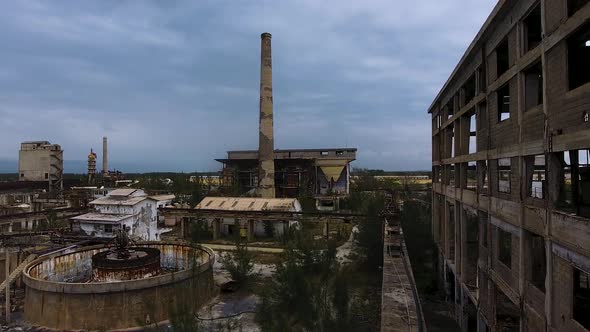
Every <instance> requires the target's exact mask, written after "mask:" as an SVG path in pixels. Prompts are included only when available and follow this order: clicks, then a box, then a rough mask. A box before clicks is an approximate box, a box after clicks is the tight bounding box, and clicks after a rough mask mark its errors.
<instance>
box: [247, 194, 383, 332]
mask: <svg viewBox="0 0 590 332" xmlns="http://www.w3.org/2000/svg"><path fill="white" fill-rule="evenodd" d="M357 200H358V201H357ZM350 202H351V205H352V206H354V209H353V210H354V211H355V212H357V213H362V214H364V215H365V216H364V217H362V218H359V219H358V220H356V221H355V224H356V225H357V227H358V234H357V238H356V244H357V250H356V252H355V253H354V254H353V262H352V263H350V264H347V265H344V266H343V265H341V264H339V262H338V260H337V258H336V254H337V248H336V242H335V241H334V240H325V239H322V240H318V239H315V238H314V236H313V232H312V230H311V228H312V227H310V225H309V224H308V223H306V222H302V223H301V225H302V226H301V229H300V230H298V231H292V232H290V234H289V236H288V237H287V239H288V244H287V249H286V250H285V252H284V253H283V255H282V257H281V261H280V262H279V263H277V264H276V265H275V269H276V272H275V274H274V275H273V277H272V279H271V280H270V282H269V284H268V286H267V287H266V288H265V289H264V291H263V292H262V293H261V304H260V305H259V311H258V313H257V315H256V321H257V323H258V324H259V325H260V326H261V328H262V330H263V331H374V330H376V329H378V327H379V322H380V303H381V297H380V287H381V273H380V270H379V267H380V266H381V264H382V261H383V260H382V253H383V246H382V236H381V232H382V222H381V218H380V216H379V213H380V212H381V210H382V209H383V205H384V199H383V196H382V195H380V194H375V193H364V194H359V195H357V196H355V198H354V199H352V200H351V201H350Z"/></svg>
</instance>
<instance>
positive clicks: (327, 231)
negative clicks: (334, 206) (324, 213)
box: [324, 220, 330, 240]
mask: <svg viewBox="0 0 590 332" xmlns="http://www.w3.org/2000/svg"><path fill="white" fill-rule="evenodd" d="M324 238H326V240H329V239H330V221H329V220H326V221H325V222H324Z"/></svg>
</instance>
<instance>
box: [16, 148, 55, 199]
mask: <svg viewBox="0 0 590 332" xmlns="http://www.w3.org/2000/svg"><path fill="white" fill-rule="evenodd" d="M63 169H64V160H63V150H62V149H61V146H59V145H58V144H51V143H49V142H47V141H32V142H23V143H21V145H20V151H19V153H18V173H19V177H18V178H19V180H20V181H46V182H48V183H49V189H62V188H63Z"/></svg>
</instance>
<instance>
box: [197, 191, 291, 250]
mask: <svg viewBox="0 0 590 332" xmlns="http://www.w3.org/2000/svg"><path fill="white" fill-rule="evenodd" d="M195 209H196V210H200V211H201V222H202V221H205V222H206V223H207V226H208V227H209V228H211V229H212V233H213V238H214V239H216V238H217V237H218V236H219V235H229V236H231V235H235V234H236V233H237V232H239V234H240V236H241V237H244V238H245V237H247V238H248V240H252V239H253V238H254V237H265V236H269V235H273V236H276V235H281V234H283V233H284V232H285V231H286V230H287V229H288V227H290V226H292V225H294V224H297V220H295V218H292V220H288V219H290V218H287V219H285V220H277V219H276V218H266V219H265V216H264V215H263V214H259V215H257V216H254V215H253V214H252V213H260V212H301V211H302V210H301V204H300V203H299V201H298V200H297V199H295V198H258V197H205V198H204V199H203V200H202V201H201V202H200V203H199V204H197V206H196V207H195ZM270 233H272V234H270Z"/></svg>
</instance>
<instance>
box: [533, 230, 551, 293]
mask: <svg viewBox="0 0 590 332" xmlns="http://www.w3.org/2000/svg"><path fill="white" fill-rule="evenodd" d="M529 234H530V237H529V250H530V253H529V254H530V256H529V257H530V259H531V264H530V278H531V283H532V284H533V285H534V286H535V287H537V288H538V289H539V290H541V291H543V292H545V274H546V271H547V267H546V266H547V261H546V260H545V239H543V237H541V236H539V235H537V234H533V233H529Z"/></svg>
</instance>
